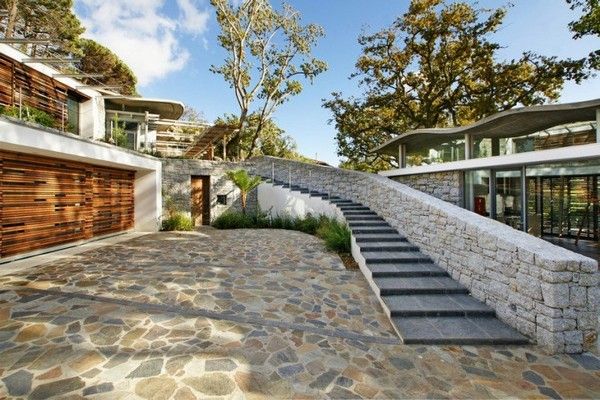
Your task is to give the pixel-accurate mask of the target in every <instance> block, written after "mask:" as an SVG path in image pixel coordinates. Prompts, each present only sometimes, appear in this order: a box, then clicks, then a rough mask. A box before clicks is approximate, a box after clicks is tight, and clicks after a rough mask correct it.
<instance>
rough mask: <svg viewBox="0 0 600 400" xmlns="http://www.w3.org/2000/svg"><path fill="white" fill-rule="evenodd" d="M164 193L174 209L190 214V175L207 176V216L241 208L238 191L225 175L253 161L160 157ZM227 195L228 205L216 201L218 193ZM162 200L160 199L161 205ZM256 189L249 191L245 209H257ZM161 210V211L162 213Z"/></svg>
mask: <svg viewBox="0 0 600 400" xmlns="http://www.w3.org/2000/svg"><path fill="white" fill-rule="evenodd" d="M162 163H163V165H162V179H163V184H162V188H163V196H170V197H171V199H173V201H174V202H175V206H176V207H177V209H178V210H179V211H181V212H183V213H185V214H186V215H188V216H190V215H191V209H192V199H191V192H192V187H191V178H192V176H193V175H198V176H210V218H211V221H213V220H214V219H215V218H216V217H218V216H219V215H221V214H222V213H223V212H225V211H228V210H238V211H239V210H241V209H242V207H241V201H240V192H239V190H238V189H237V187H236V186H235V185H234V184H233V182H231V181H230V180H229V179H228V178H227V176H226V175H225V174H226V172H227V171H229V170H234V169H240V168H243V169H249V168H251V166H252V163H235V162H223V161H208V160H186V159H164V160H162ZM218 195H226V196H227V205H221V204H217V196H218ZM164 204H165V202H164V201H163V207H164ZM257 204H258V201H257V196H256V190H253V191H252V192H250V193H249V194H248V201H247V208H248V210H249V211H253V210H255V209H256V208H257ZM164 211H165V210H163V214H164Z"/></svg>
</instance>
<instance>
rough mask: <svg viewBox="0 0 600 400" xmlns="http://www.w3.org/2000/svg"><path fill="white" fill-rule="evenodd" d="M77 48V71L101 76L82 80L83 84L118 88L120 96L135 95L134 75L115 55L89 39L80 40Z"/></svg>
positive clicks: (135, 81)
mask: <svg viewBox="0 0 600 400" xmlns="http://www.w3.org/2000/svg"><path fill="white" fill-rule="evenodd" d="M79 48H80V49H81V53H82V57H81V60H80V61H79V63H78V64H77V67H78V68H79V70H81V72H83V73H88V74H94V73H101V74H103V77H100V78H82V79H81V80H82V81H83V82H84V83H86V84H92V85H94V84H105V85H112V86H120V87H121V89H119V90H118V91H119V92H120V93H121V94H125V95H136V94H137V91H136V88H135V86H136V84H137V78H136V76H135V74H134V73H133V71H132V70H131V69H130V68H129V67H128V66H127V64H125V63H124V62H123V61H121V59H120V58H119V57H118V56H117V55H116V54H115V53H113V52H112V51H110V50H109V49H108V48H106V47H104V46H102V45H101V44H99V43H97V42H95V41H93V40H91V39H80V40H79Z"/></svg>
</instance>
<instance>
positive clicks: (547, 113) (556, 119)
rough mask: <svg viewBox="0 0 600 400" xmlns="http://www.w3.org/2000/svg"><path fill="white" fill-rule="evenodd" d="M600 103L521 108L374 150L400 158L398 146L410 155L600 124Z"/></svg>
mask: <svg viewBox="0 0 600 400" xmlns="http://www.w3.org/2000/svg"><path fill="white" fill-rule="evenodd" d="M598 109H600V99H594V100H589V101H582V102H576V103H564V104H546V105H541V106H532V107H520V108H513V109H511V110H506V111H503V112H500V113H497V114H494V115H490V116H489V117H486V118H483V119H481V120H479V121H477V122H475V123H473V124H471V125H467V126H461V127H455V128H426V129H416V130H413V131H409V132H405V133H402V134H401V135H398V136H396V137H395V138H393V139H390V140H388V141H387V142H385V143H384V144H382V145H380V146H378V147H376V148H374V149H372V150H371V152H372V153H380V154H388V155H393V156H397V155H398V146H399V145H401V144H403V145H405V146H406V151H411V150H415V149H420V148H423V147H425V146H429V147H430V146H435V145H438V144H442V143H445V142H448V141H450V140H454V139H461V138H464V136H465V135H466V134H469V135H471V136H472V137H473V138H478V137H486V138H495V137H497V138H506V137H515V136H522V135H528V134H530V133H534V132H538V131H542V130H544V129H548V128H552V127H554V126H557V125H563V124H569V123H573V122H581V121H592V120H596V110H598Z"/></svg>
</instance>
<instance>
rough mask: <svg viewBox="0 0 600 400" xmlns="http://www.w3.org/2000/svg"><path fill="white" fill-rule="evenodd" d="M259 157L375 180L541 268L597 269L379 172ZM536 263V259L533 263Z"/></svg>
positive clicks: (576, 256) (573, 255)
mask: <svg viewBox="0 0 600 400" xmlns="http://www.w3.org/2000/svg"><path fill="white" fill-rule="evenodd" d="M260 159H264V160H267V161H272V162H276V163H284V164H291V165H297V166H299V167H300V166H302V167H303V168H312V169H315V170H321V171H323V172H328V173H331V172H332V170H335V171H336V173H343V174H349V175H355V176H360V177H363V178H364V179H366V180H370V181H372V182H377V183H378V184H381V185H383V186H384V187H386V188H389V189H390V190H391V191H396V192H399V193H400V194H401V195H404V196H408V197H412V198H414V199H415V200H417V201H419V202H420V203H422V204H424V205H427V206H429V207H430V208H431V211H432V212H443V213H444V214H445V215H446V216H447V217H449V218H454V219H456V220H458V221H461V222H463V223H464V224H465V226H466V227H469V228H473V229H477V230H479V231H482V232H485V233H489V234H490V235H492V236H493V237H496V238H497V240H499V241H500V240H501V241H503V242H504V243H503V244H505V245H508V246H514V247H516V248H519V250H521V249H523V250H526V251H528V252H531V253H532V254H533V255H534V256H535V258H536V261H542V263H541V264H542V265H540V266H542V267H544V265H547V263H543V261H547V262H557V263H561V264H566V263H584V264H585V265H586V266H587V267H588V269H593V271H597V270H598V262H597V261H595V260H593V259H591V258H588V257H585V256H583V255H581V254H578V253H575V252H573V251H571V250H568V249H565V248H562V247H559V246H556V245H554V244H552V243H550V242H548V241H545V240H543V239H541V238H538V237H535V236H532V235H530V234H528V233H526V232H523V231H518V230H516V229H513V228H511V227H509V226H507V225H505V224H503V223H501V222H498V221H495V220H492V219H490V218H487V217H484V216H481V215H478V214H476V213H474V212H471V211H469V210H466V209H464V208H461V207H458V206H455V205H453V204H450V203H448V202H445V201H443V200H440V199H437V198H435V197H433V196H430V195H428V194H426V193H423V192H420V191H418V190H416V189H413V188H411V187H409V186H407V185H404V184H402V183H400V182H396V181H393V180H391V179H389V178H386V177H383V176H381V175H376V174H371V173H368V172H362V171H352V170H346V169H340V168H335V167H329V166H323V165H317V164H309V163H304V162H301V161H295V160H288V159H283V158H278V157H272V156H261V157H254V158H252V159H251V160H252V161H259V160H260ZM292 174H293V169H292ZM367 205H368V204H367ZM536 264H538V262H536ZM550 269H551V268H550ZM552 270H554V269H552ZM590 272H592V271H590Z"/></svg>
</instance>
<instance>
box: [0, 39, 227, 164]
mask: <svg viewBox="0 0 600 400" xmlns="http://www.w3.org/2000/svg"><path fill="white" fill-rule="evenodd" d="M76 76H77V74H69V73H63V72H61V71H59V70H58V69H57V68H54V67H52V66H50V65H47V64H45V63H43V60H37V59H32V58H30V57H29V56H27V55H26V54H24V53H22V52H20V51H18V50H16V49H15V48H13V47H11V46H9V45H6V44H0V106H3V107H4V112H3V114H5V115H9V116H13V117H16V118H19V119H25V120H32V119H35V118H34V117H35V116H36V115H37V114H39V111H41V112H43V113H44V115H43V116H42V117H41V118H42V122H43V123H44V125H47V126H50V127H52V128H55V129H58V130H59V131H62V132H68V133H72V134H75V135H79V136H80V137H82V138H86V139H91V140H99V141H105V142H107V143H113V144H117V145H119V146H121V147H125V148H128V149H131V150H136V151H140V152H144V153H149V154H160V155H162V156H168V157H173V156H174V157H181V156H186V157H190V158H199V157H200V158H209V159H212V158H213V156H214V150H213V149H214V144H215V143H216V142H217V141H218V140H220V139H222V138H223V137H225V136H226V135H228V134H231V133H233V132H234V130H235V128H234V127H229V126H212V125H210V124H207V123H197V122H186V121H179V119H180V118H181V116H182V115H183V112H184V105H183V103H181V102H179V101H175V100H165V99H150V98H143V97H136V96H124V95H121V94H119V93H118V92H116V91H114V90H110V89H108V88H103V87H102V86H101V85H99V86H90V85H85V84H83V83H82V82H81V81H78V80H77V79H76V78H75V77H76ZM34 114H35V115H34Z"/></svg>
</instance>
